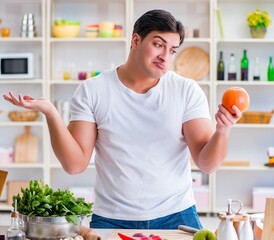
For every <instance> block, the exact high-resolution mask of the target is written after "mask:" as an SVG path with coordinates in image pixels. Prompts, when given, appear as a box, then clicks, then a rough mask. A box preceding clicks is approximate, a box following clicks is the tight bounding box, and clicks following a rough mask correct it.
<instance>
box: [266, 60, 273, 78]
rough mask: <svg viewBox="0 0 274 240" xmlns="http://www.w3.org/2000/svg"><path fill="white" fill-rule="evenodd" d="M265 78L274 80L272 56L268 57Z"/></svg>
mask: <svg viewBox="0 0 274 240" xmlns="http://www.w3.org/2000/svg"><path fill="white" fill-rule="evenodd" d="M267 80H268V81H274V66H273V63H272V57H269V64H268V69H267Z"/></svg>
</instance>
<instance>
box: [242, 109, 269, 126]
mask: <svg viewBox="0 0 274 240" xmlns="http://www.w3.org/2000/svg"><path fill="white" fill-rule="evenodd" d="M272 115H273V112H244V113H243V116H242V117H241V118H240V120H239V121H238V122H237V123H258V124H267V123H269V122H270V120H271V117H272Z"/></svg>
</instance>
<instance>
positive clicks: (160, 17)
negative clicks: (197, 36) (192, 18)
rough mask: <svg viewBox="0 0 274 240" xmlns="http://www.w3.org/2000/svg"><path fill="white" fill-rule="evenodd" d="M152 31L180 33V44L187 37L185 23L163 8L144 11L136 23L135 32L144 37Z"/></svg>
mask: <svg viewBox="0 0 274 240" xmlns="http://www.w3.org/2000/svg"><path fill="white" fill-rule="evenodd" d="M152 31H159V32H172V33H178V34H179V35H180V45H181V44H182V43H183V41H184V37H185V31H184V26H183V24H182V23H181V22H180V21H178V20H176V19H175V17H174V16H173V15H172V14H171V13H170V12H167V11H165V10H161V9H154V10H150V11H148V12H146V13H144V14H143V15H142V16H141V17H140V18H139V19H137V21H136V22H135V24H134V28H133V33H137V34H138V35H140V36H141V38H142V39H144V38H145V37H146V36H147V35H148V34H149V33H150V32H152Z"/></svg>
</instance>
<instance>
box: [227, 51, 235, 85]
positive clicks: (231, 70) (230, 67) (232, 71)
mask: <svg viewBox="0 0 274 240" xmlns="http://www.w3.org/2000/svg"><path fill="white" fill-rule="evenodd" d="M227 72H228V74H227V80H230V81H231V80H237V72H236V64H235V58H234V54H233V53H231V54H230V60H229V63H228V70H227Z"/></svg>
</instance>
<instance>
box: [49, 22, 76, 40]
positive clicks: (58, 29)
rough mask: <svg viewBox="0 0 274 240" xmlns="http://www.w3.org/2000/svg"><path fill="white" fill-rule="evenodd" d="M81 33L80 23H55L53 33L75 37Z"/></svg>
mask: <svg viewBox="0 0 274 240" xmlns="http://www.w3.org/2000/svg"><path fill="white" fill-rule="evenodd" d="M79 34H80V26H79V25H53V26H52V35H53V36H54V37H57V38H75V37H78V36H79Z"/></svg>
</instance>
